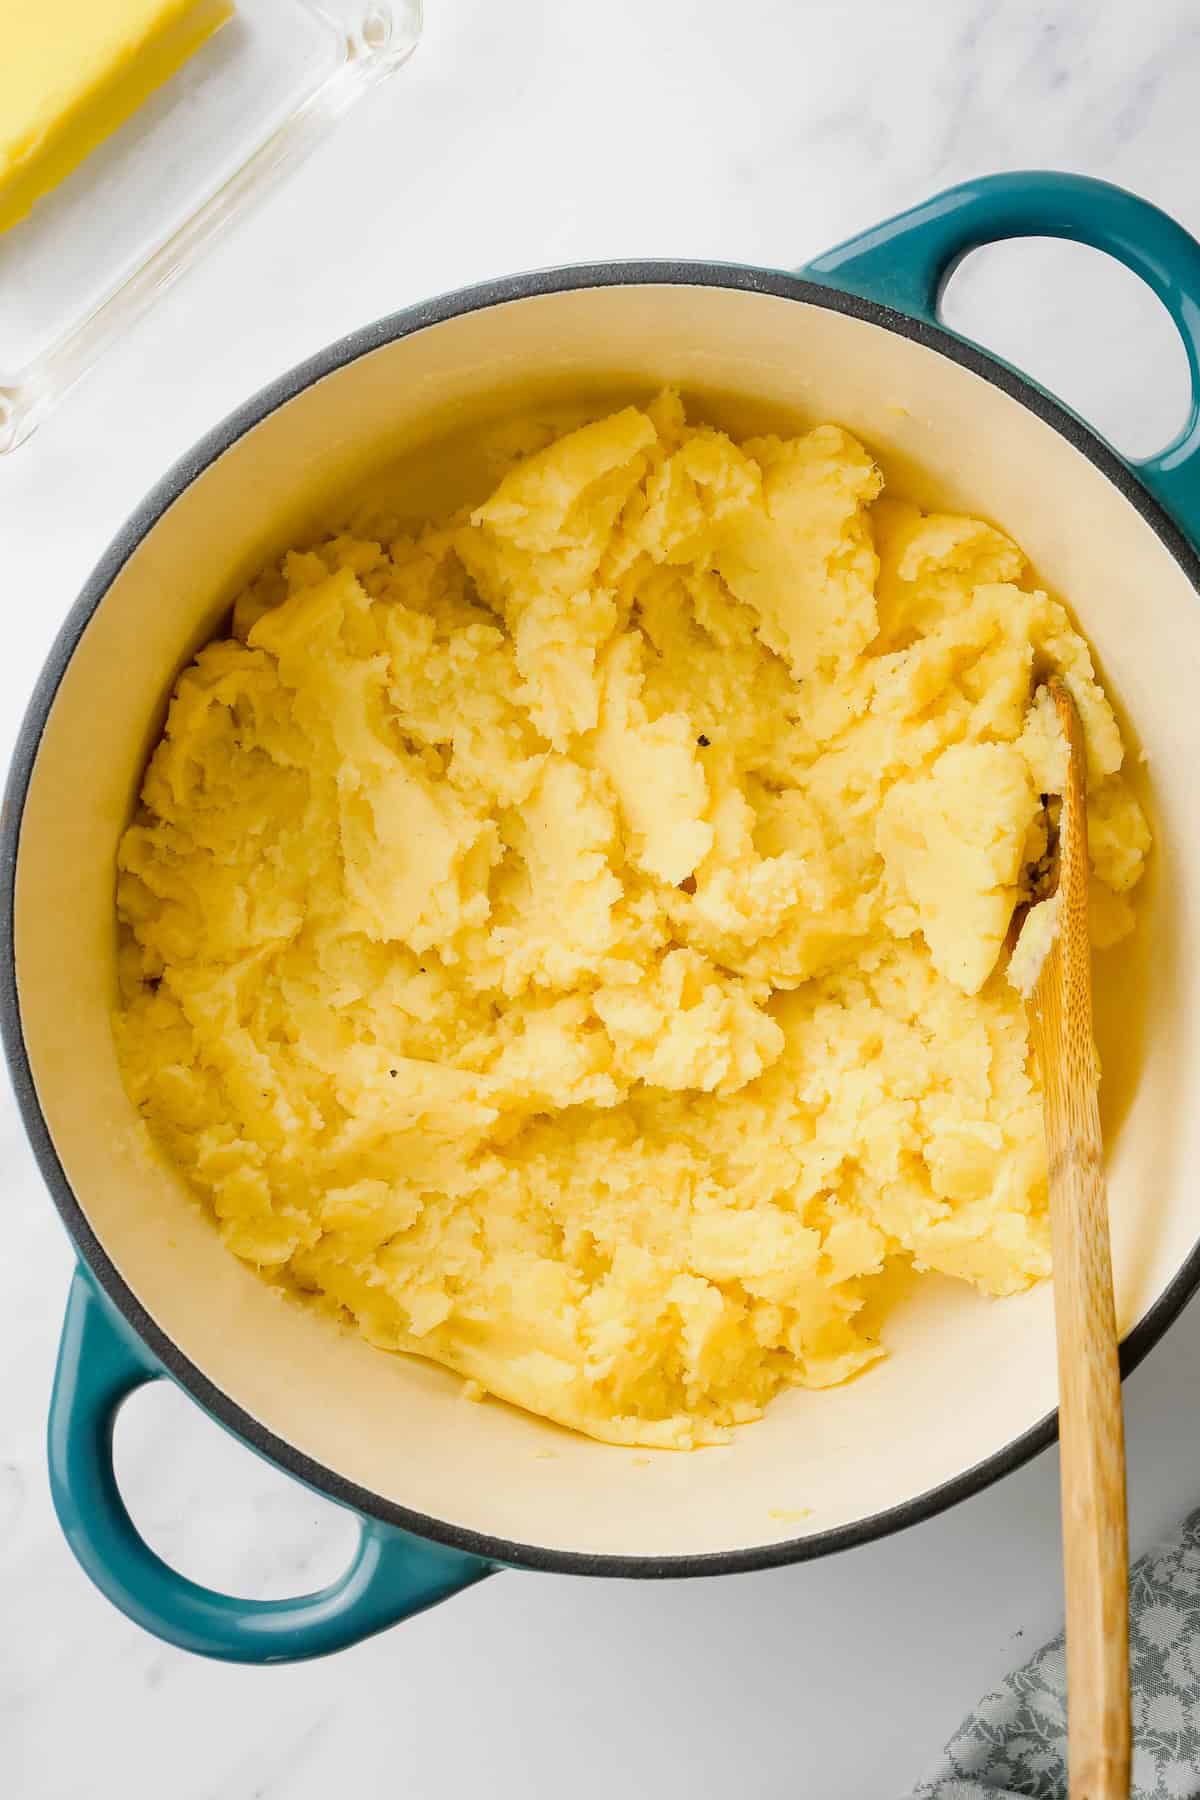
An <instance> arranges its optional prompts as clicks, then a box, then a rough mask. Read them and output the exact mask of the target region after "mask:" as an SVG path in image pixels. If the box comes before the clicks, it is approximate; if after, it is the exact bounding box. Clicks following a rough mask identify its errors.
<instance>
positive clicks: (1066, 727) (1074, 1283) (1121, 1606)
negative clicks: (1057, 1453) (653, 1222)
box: [1030, 680, 1130, 1800]
mask: <svg viewBox="0 0 1200 1800" xmlns="http://www.w3.org/2000/svg"><path fill="white" fill-rule="evenodd" d="M1049 685H1050V695H1051V698H1052V700H1053V702H1054V707H1055V711H1056V713H1057V715H1058V720H1059V724H1060V726H1061V727H1062V732H1063V736H1064V737H1065V738H1066V740H1067V745H1068V752H1069V756H1068V774H1067V785H1066V792H1065V793H1064V795H1063V803H1062V816H1061V821H1060V825H1059V851H1058V890H1057V891H1058V900H1057V907H1058V919H1057V931H1056V934H1055V936H1054V939H1053V942H1052V943H1051V945H1050V948H1049V951H1048V953H1047V955H1046V959H1045V961H1044V963H1043V964H1042V968H1041V970H1040V972H1039V974H1038V977H1037V981H1036V983H1035V985H1034V989H1033V994H1032V996H1031V998H1030V1027H1031V1035H1032V1038H1033V1042H1034V1045H1035V1047H1036V1050H1037V1055H1038V1060H1039V1062H1040V1064H1041V1070H1042V1085H1043V1089H1044V1107H1045V1118H1046V1150H1047V1154H1048V1159H1049V1169H1050V1229H1051V1238H1052V1242H1053V1249H1054V1314H1055V1326H1056V1331H1057V1337H1058V1389H1059V1411H1058V1419H1059V1440H1060V1443H1061V1447H1062V1450H1061V1480H1062V1525H1063V1573H1064V1582H1065V1588H1066V1612H1067V1750H1068V1756H1067V1767H1068V1777H1069V1783H1070V1786H1069V1793H1070V1800H1128V1797H1129V1737H1130V1728H1129V1540H1128V1532H1127V1526H1126V1518H1125V1435H1124V1428H1123V1424H1122V1418H1121V1377H1120V1371H1119V1369H1118V1366H1117V1325H1116V1315H1115V1311H1114V1307H1113V1287H1112V1261H1111V1256H1110V1252H1109V1240H1108V1207H1107V1202H1106V1199H1105V1191H1104V1159H1103V1145H1102V1143H1101V1138H1100V1108H1099V1104H1098V1100H1097V1093H1096V1083H1097V1074H1098V1071H1097V1064H1096V1053H1095V1045H1094V1040H1093V1037H1092V974H1091V948H1090V944H1089V941H1088V843H1087V810H1086V805H1085V798H1086V764H1085V760H1084V747H1083V731H1082V727H1081V726H1080V722H1079V715H1078V713H1077V712H1076V710H1075V704H1074V702H1073V700H1072V699H1071V696H1070V694H1069V693H1068V692H1067V690H1066V688H1065V687H1064V686H1063V684H1062V683H1061V682H1060V681H1058V680H1052V681H1051V682H1050V684H1049Z"/></svg>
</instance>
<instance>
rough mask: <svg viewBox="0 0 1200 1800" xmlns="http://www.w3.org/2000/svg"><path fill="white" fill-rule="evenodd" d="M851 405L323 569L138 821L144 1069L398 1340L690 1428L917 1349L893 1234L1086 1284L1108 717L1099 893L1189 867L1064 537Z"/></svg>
mask: <svg viewBox="0 0 1200 1800" xmlns="http://www.w3.org/2000/svg"><path fill="white" fill-rule="evenodd" d="M880 490H881V478H880V475H879V472H878V470H877V469H876V467H875V465H874V463H873V461H872V458H871V456H870V455H869V454H868V452H867V451H866V450H864V449H863V447H862V446H861V445H860V444H858V443H857V442H855V440H854V439H853V438H852V437H850V436H849V435H848V434H847V433H846V432H845V431H842V430H839V429H838V428H837V427H835V426H832V425H822V426H819V427H817V429H815V430H813V431H809V432H806V433H804V434H803V435H801V436H798V437H795V438H792V439H788V440H786V441H784V440H780V439H778V438H760V439H755V440H752V441H750V442H747V443H744V444H742V445H741V446H738V445H736V444H734V443H733V442H732V441H731V440H730V439H729V438H728V437H726V436H723V435H722V434H721V433H719V432H717V431H713V430H709V429H706V428H704V427H702V426H701V427H689V426H688V425H686V424H685V421H684V416H683V411H682V408H681V406H680V404H679V401H678V400H677V399H676V398H675V397H674V396H672V395H664V396H662V397H660V398H659V399H658V400H656V401H655V402H654V404H653V405H651V406H649V407H648V408H646V409H645V410H639V409H635V408H633V407H630V408H628V409H626V410H625V411H623V412H618V413H616V414H615V415H614V416H613V417H611V418H607V419H603V420H601V421H599V422H597V423H594V424H589V425H587V426H585V427H583V428H582V429H580V430H577V431H573V432H571V433H570V434H569V435H567V436H564V437H562V438H560V439H559V440H558V441H557V442H553V443H551V444H549V445H548V446H547V447H546V448H544V449H541V450H539V451H537V452H536V453H534V454H531V455H529V456H527V457H526V458H525V459H524V460H522V461H520V462H518V463H517V464H516V466H514V467H513V468H512V469H511V471H510V472H509V473H508V474H507V475H506V476H505V477H504V479H503V480H502V481H501V482H500V484H499V486H498V487H497V488H496V490H495V492H494V493H493V494H492V496H491V498H490V499H488V500H487V501H486V503H485V504H483V505H482V506H480V507H478V508H477V510H475V511H474V512H472V513H470V514H469V515H466V514H464V515H461V516H459V517H456V518H453V519H451V520H449V521H448V522H445V523H439V524H434V525H430V526H429V527H428V528H426V529H424V530H422V531H420V532H418V533H417V534H416V535H413V536H399V537H394V538H390V539H389V541H383V542H379V541H366V539H365V538H360V537H350V536H339V537H333V538H330V539H328V540H327V541H324V542H322V543H320V544H318V545H317V546H316V547H315V548H312V549H308V550H305V551H301V552H294V553H292V554H290V555H288V556H286V557H285V558H284V560H283V563H282V566H281V568H280V569H278V570H273V571H271V572H269V573H268V574H267V575H265V576H263V577H262V578H261V579H260V580H259V581H258V582H256V583H255V584H254V585H253V586H252V587H251V589H250V590H249V591H248V592H247V593H246V594H245V595H243V597H242V598H241V599H240V600H239V602H238V604H237V607H236V609H235V613H234V621H233V635H232V637H230V638H229V639H227V640H225V641H222V642H219V643H214V644H211V645H209V647H208V648H207V649H205V650H203V651H202V652H201V653H200V655H199V656H198V657H197V658H196V660H195V662H194V664H193V665H192V666H191V667H190V668H189V669H187V670H186V671H185V672H184V674H183V675H182V676H181V678H180V680H179V684H178V687H177V689H176V692H175V695H174V698H173V700H172V703H171V708H170V714H169V717H168V721H167V726H166V732H165V735H164V737H163V739H162V742H161V743H160V744H159V746H158V748H157V749H156V751H155V753H154V755H153V758H152V759H151V762H150V766H149V769H148V771H147V774H146V778H145V785H144V788H143V791H142V805H141V808H140V811H139V813H138V815H137V818H136V820H135V822H134V823H133V825H132V826H131V827H130V828H129V830H128V831H127V832H126V834H125V836H124V839H123V841H122V843H121V847H120V877H119V887H118V906H119V912H120V918H121V921H122V965H121V966H122V1006H121V1012H120V1016H119V1019H118V1023H117V1031H118V1039H119V1049H120V1056H121V1061H122V1066H123V1069H124V1073H125V1079H126V1082H127V1084H128V1088H129V1091H130V1094H131V1095H132V1097H133V1099H134V1100H135V1101H136V1103H137V1105H138V1106H139V1107H140V1108H141V1110H142V1112H143V1114H144V1116H145V1118H146V1120H147V1121H148V1123H149V1126H150V1128H151V1130H152V1132H153V1134H154V1136H155V1137H156V1139H157V1140H158V1142H159V1143H160V1145H161V1146H163V1147H164V1148H165V1150H166V1152H167V1153H168V1155H169V1156H170V1157H171V1158H172V1159H174V1161H175V1162H176V1163H177V1164H178V1165H180V1166H181V1167H182V1168H183V1169H184V1170H185V1171H186V1173H187V1175H188V1176H189V1177H190V1178H191V1180H192V1181H193V1182H194V1183H195V1184H196V1185H197V1186H198V1188H199V1189H200V1190H201V1191H202V1192H203V1193H204V1194H205V1195H206V1196H207V1197H208V1199H209V1201H210V1202H211V1205H212V1209H213V1211H214V1213H215V1215H216V1218H217V1220H218V1222H219V1226H220V1230H221V1233H222V1235H223V1237H224V1239H225V1241H226V1243H227V1244H228V1246H229V1248H230V1249H231V1250H232V1251H234V1252H236V1254H237V1255H238V1256H241V1257H244V1258H245V1259H246V1260H247V1261H249V1262H250V1263H252V1264H254V1265H255V1266H256V1267H257V1268H259V1269H260V1270H261V1271H263V1273H264V1274H266V1275H268V1276H269V1277H270V1278H271V1279H273V1280H275V1281H278V1282H280V1283H282V1284H285V1285H286V1286H287V1287H289V1288H290V1289H291V1290H293V1291H297V1292H300V1293H302V1294H304V1295H307V1296H309V1297H310V1298H311V1301H312V1303H314V1304H318V1305H321V1306H324V1307H327V1308H331V1309H332V1310H334V1311H335V1312H336V1313H337V1314H338V1316H340V1317H343V1318H346V1319H348V1320H353V1321H354V1322H355V1323H356V1324H357V1326H358V1328H359V1329H360V1330H361V1331H362V1332H363V1334H364V1335H365V1336H366V1337H367V1338H368V1339H369V1340H370V1341H371V1342H372V1343H374V1344H377V1345H381V1346H383V1347H384V1348H386V1349H390V1350H404V1351H413V1352H416V1353H418V1354H420V1355H422V1356H426V1357H431V1358H433V1359H435V1360H436V1361H438V1362H440V1363H444V1364H446V1365H448V1366H449V1367H450V1368H452V1369H455V1370H457V1371H459V1372H460V1373H461V1374H462V1375H463V1376H465V1377H467V1378H468V1379H469V1380H470V1381H471V1382H472V1383H474V1384H477V1386H478V1387H479V1388H483V1389H486V1390H488V1391H490V1392H491V1393H493V1394H497V1395H501V1396H503V1397H504V1398H505V1399H508V1400H511V1401H515V1402H516V1403H517V1404H518V1405H520V1406H523V1407H527V1408H529V1409H530V1410H531V1411H533V1412H537V1413H542V1414H545V1415H546V1416H548V1417H549V1418H552V1419H556V1420H559V1421H561V1422H562V1423H563V1424H565V1425H569V1426H573V1427H575V1428H577V1429H578V1430H580V1431H585V1432H589V1433H591V1434H592V1435H593V1436H595V1437H598V1438H603V1439H607V1440H609V1441H610V1442H614V1443H623V1444H643V1445H660V1446H688V1445H692V1444H700V1443H708V1442H712V1441H714V1440H715V1439H718V1438H720V1437H721V1436H722V1435H724V1434H725V1431H726V1428H727V1427H729V1426H730V1425H733V1424H737V1423H739V1422H741V1421H744V1420H749V1419H753V1418H755V1417H756V1416H757V1415H758V1414H759V1413H760V1412H761V1410H762V1408H763V1407H764V1405H765V1404H766V1403H767V1401H768V1400H770V1398H771V1396H772V1395H773V1394H775V1393H777V1392H778V1391H779V1390H780V1389H781V1388H785V1387H787V1386H789V1385H793V1384H798V1385H800V1386H804V1387H810V1388H817V1387H824V1386H827V1385H829V1384H831V1383H834V1382H840V1381H844V1380H845V1379H846V1378H847V1377H848V1376H850V1375H853V1374H854V1373H855V1372H856V1371H857V1370H860V1369H862V1368H863V1367H864V1366H865V1365H866V1364H868V1363H870V1362H871V1361H872V1360H873V1359H875V1358H876V1357H878V1356H879V1355H881V1354H882V1350H881V1346H880V1344H879V1343H878V1342H876V1341H875V1340H874V1339H873V1338H872V1337H871V1336H870V1335H868V1333H867V1332H866V1331H865V1330H864V1329H863V1327H862V1324H861V1318H860V1315H861V1313H862V1309H863V1307H864V1302H865V1301H866V1300H867V1299H868V1298H869V1297H870V1294H871V1290H872V1284H873V1283H874V1282H876V1281H877V1279H878V1277H879V1276H880V1274H881V1272H882V1271H883V1270H884V1268H885V1265H886V1264H888V1263H889V1261H892V1260H894V1259H900V1260H907V1261H911V1262H912V1263H913V1264H914V1265H915V1266H916V1267H918V1268H920V1269H935V1270H940V1271H942V1272H944V1273H945V1274H948V1275H951V1276H956V1277H959V1278H961V1279H962V1280H965V1281H969V1282H973V1283H975V1284H976V1285H977V1286H978V1287H979V1288H981V1289H983V1290H984V1292H986V1293H988V1294H996V1295H1001V1294H1011V1293H1014V1292H1016V1291H1018V1290H1019V1289H1021V1288H1024V1287H1026V1286H1027V1285H1028V1284H1029V1283H1030V1282H1033V1281H1037V1280H1038V1279H1040V1278H1041V1277H1042V1276H1044V1275H1045V1274H1046V1273H1047V1271H1048V1268H1049V1244H1048V1234H1047V1220H1046V1169H1045V1154H1044V1148H1043V1140H1042V1124H1041V1106H1040V1095H1039V1084H1038V1075H1037V1071H1036V1069H1035V1068H1034V1067H1033V1066H1032V1065H1031V1061H1030V1053H1029V1044H1028V1039H1027V1035H1026V1026H1025V1016H1024V1010H1023V1005H1022V1002H1021V1000H1020V998H1019V996H1018V995H1017V994H1016V993H1015V992H1014V990H1013V989H1012V987H1011V986H1010V985H1009V984H1008V983H1007V981H1006V980H1005V975H1004V962H1005V953H1004V945H1005V938H1006V934H1007V932H1008V929H1009V924H1010V920H1011V917H1012V913H1013V908H1014V905H1015V904H1016V903H1017V902H1018V900H1019V899H1020V898H1021V896H1022V894H1023V893H1024V892H1027V887H1028V881H1029V879H1030V871H1031V870H1032V869H1033V868H1034V866H1035V865H1036V864H1037V863H1038V862H1039V860H1040V859H1041V858H1042V856H1043V855H1044V853H1045V850H1046V808H1045V806H1044V804H1043V797H1044V796H1046V795H1048V794H1051V795H1052V794H1054V793H1055V792H1056V791H1058V790H1060V789H1061V786H1062V781H1063V773H1064V771H1063V766H1062V747H1061V742H1060V741H1059V740H1058V738H1057V737H1056V734H1055V732H1054V730H1053V721H1052V717H1050V716H1048V715H1049V712H1050V709H1048V708H1047V707H1046V706H1045V705H1044V704H1043V703H1042V701H1041V700H1039V699H1038V698H1037V697H1036V696H1037V688H1038V683H1039V680H1040V679H1041V677H1042V675H1043V673H1044V672H1045V671H1048V670H1052V669H1053V670H1059V671H1061V672H1062V673H1063V675H1064V676H1065V679H1066V681H1067V683H1068V685H1069V687H1070V689H1071V692H1072V693H1073V695H1074V697H1075V699H1076V702H1077V704H1078V706H1079V709H1080V712H1081V714H1082V717H1083V721H1084V725H1085V730H1086V735H1087V746H1088V757H1089V768H1090V779H1091V801H1090V808H1091V831H1092V852H1093V861H1094V870H1095V879H1096V891H1097V907H1096V909H1095V910H1096V917H1097V919H1098V921H1099V929H1100V933H1101V936H1102V938H1103V939H1104V940H1105V941H1113V940H1115V939H1116V938H1117V937H1119V936H1120V935H1121V934H1122V933H1123V932H1125V931H1127V930H1128V929H1129V928H1130V926H1131V924H1132V913H1131V910H1130V907H1129V902H1128V900H1127V899H1126V895H1127V893H1128V891H1129V889H1131V888H1132V887H1133V886H1134V884H1135V883H1136V882H1137V880H1138V877H1139V875H1140V874H1141V871H1142V865H1143V860H1144V857H1145V855H1146V852H1147V849H1148V847H1149V833H1148V831H1147V828H1146V823H1145V820H1144V818H1143V816H1142V813H1141V811H1140V810H1139V808H1138V804H1137V802H1136V800H1135V799H1134V798H1133V795H1132V794H1131V792H1130V790H1129V789H1128V787H1127V786H1126V785H1125V783H1124V781H1123V780H1122V778H1121V776H1120V774H1119V773H1118V771H1119V769H1120V766H1121V759H1122V747H1121V740H1120V735H1119V732H1118V729H1117V726H1116V723H1115V721H1114V718H1113V714H1112V711H1111V708H1110V707H1109V704H1108V702H1107V700H1106V699H1105V697H1104V695H1103V694H1102V693H1101V691H1100V689H1099V688H1098V686H1097V685H1096V681H1095V679H1094V675H1093V670H1092V664H1091V660H1090V657H1089V654H1088V650H1087V646H1086V645H1085V644H1084V643H1083V641H1082V640H1081V638H1080V637H1079V636H1078V635H1077V634H1076V632H1075V631H1074V630H1073V629H1072V626H1071V623H1070V621H1069V619H1068V617H1067V614H1066V613H1065V612H1064V610H1063V608H1062V607H1061V606H1060V605H1059V604H1058V603H1057V602H1055V601H1054V600H1051V599H1049V598H1048V597H1047V596H1046V595H1045V594H1044V593H1041V592H1039V591H1038V590H1037V588H1036V587H1035V586H1034V585H1033V584H1032V582H1031V580H1030V579H1029V573H1028V570H1027V567H1026V564H1025V559H1024V557H1023V556H1022V554H1021V552H1020V550H1018V549H1017V547H1016V546H1015V545H1014V544H1013V543H1011V542H1010V541H1009V540H1008V539H1007V538H1006V537H1004V536H1003V535H1002V534H1001V533H1000V532H999V531H997V530H995V529H994V528H993V527H991V526H989V525H985V524H981V523H979V522H978V521H976V520H972V519H966V518H955V517H949V516H944V515H924V514H922V513H920V512H918V511H917V510H916V509H915V508H913V507H911V506H908V505H906V504H904V503H902V502H900V501H896V500H892V499H890V498H888V499H881V498H880Z"/></svg>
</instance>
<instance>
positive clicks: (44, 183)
mask: <svg viewBox="0 0 1200 1800" xmlns="http://www.w3.org/2000/svg"><path fill="white" fill-rule="evenodd" d="M0 10H2V15H3V16H2V18H0V39H2V42H0V231H7V230H8V228H9V226H11V225H15V224H16V223H17V221H18V220H19V219H23V218H24V217H25V215H26V214H27V213H28V212H29V210H30V208H31V207H32V206H33V204H34V202H35V201H36V200H37V199H39V198H40V196H41V195H42V194H45V193H47V192H48V191H49V190H50V189H51V188H53V187H56V186H57V185H58V183H59V182H60V181H62V180H63V179H64V178H65V177H66V176H67V175H69V174H70V173H71V170H72V169H74V168H75V167H76V166H77V165H78V164H79V163H81V162H82V161H83V159H84V157H85V156H87V155H88V154H89V153H90V152H91V151H92V150H94V149H95V147H96V145H97V144H99V143H101V142H102V141H103V140H104V139H105V138H106V137H108V136H109V135H110V133H112V132H114V131H115V130H116V129H117V127H118V125H121V124H122V123H123V122H124V121H125V120H126V119H127V118H128V117H129V115H130V113H132V112H133V111H134V110H135V109H136V108H137V107H139V106H140V105H141V104H142V102H143V100H145V99H146V98H147V97H148V96H149V95H150V94H151V93H153V91H154V89H155V88H157V87H160V86H161V85H162V83H163V82H164V81H166V80H167V79H168V77H169V76H171V75H173V74H174V73H175V71H176V69H178V68H179V67H180V65H181V64H182V63H184V62H186V60H187V58H188V57H189V56H191V55H192V53H193V52H194V51H195V50H198V49H199V47H200V45H201V44H202V43H204V41H205V39H206V38H208V37H211V35H212V33H213V32H214V31H216V30H217V28H218V26H220V25H222V24H224V22H225V21H226V19H228V18H229V17H230V16H231V15H232V12H233V6H232V3H231V0H53V4H51V5H44V4H42V3H41V0H5V4H4V6H3V8H2V9H0Z"/></svg>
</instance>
